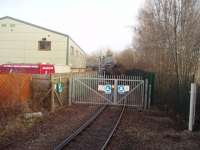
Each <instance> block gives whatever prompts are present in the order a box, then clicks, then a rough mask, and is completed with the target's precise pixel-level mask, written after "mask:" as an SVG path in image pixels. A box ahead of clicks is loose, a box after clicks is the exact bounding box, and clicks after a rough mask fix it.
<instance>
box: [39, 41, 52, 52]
mask: <svg viewBox="0 0 200 150" xmlns="http://www.w3.org/2000/svg"><path fill="white" fill-rule="evenodd" d="M38 48H39V50H42V51H49V50H51V41H46V40H42V41H39V42H38Z"/></svg>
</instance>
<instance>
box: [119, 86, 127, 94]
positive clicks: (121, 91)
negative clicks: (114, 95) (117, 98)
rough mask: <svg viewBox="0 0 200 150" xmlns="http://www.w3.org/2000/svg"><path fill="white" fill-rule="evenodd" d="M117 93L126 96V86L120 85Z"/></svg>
mask: <svg viewBox="0 0 200 150" xmlns="http://www.w3.org/2000/svg"><path fill="white" fill-rule="evenodd" d="M117 92H118V93H119V94H124V92H125V88H124V85H118V86H117Z"/></svg>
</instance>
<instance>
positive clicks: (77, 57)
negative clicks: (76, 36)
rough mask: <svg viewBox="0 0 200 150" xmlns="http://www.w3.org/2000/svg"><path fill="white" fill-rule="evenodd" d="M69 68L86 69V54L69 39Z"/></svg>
mask: <svg viewBox="0 0 200 150" xmlns="http://www.w3.org/2000/svg"><path fill="white" fill-rule="evenodd" d="M68 49H69V66H71V68H86V54H85V52H84V51H83V50H82V49H81V48H80V47H79V46H78V45H77V44H76V43H75V42H74V41H73V40H72V39H71V38H69V48H68Z"/></svg>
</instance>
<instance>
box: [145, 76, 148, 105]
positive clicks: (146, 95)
mask: <svg viewBox="0 0 200 150" xmlns="http://www.w3.org/2000/svg"><path fill="white" fill-rule="evenodd" d="M144 96H145V97H144V109H147V102H148V79H145V95H144Z"/></svg>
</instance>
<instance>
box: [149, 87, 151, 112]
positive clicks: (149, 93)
mask: <svg viewBox="0 0 200 150" xmlns="http://www.w3.org/2000/svg"><path fill="white" fill-rule="evenodd" d="M148 93H149V96H148V109H150V107H151V84H149V92H148Z"/></svg>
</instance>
